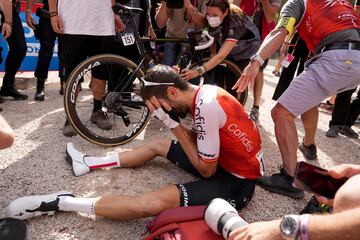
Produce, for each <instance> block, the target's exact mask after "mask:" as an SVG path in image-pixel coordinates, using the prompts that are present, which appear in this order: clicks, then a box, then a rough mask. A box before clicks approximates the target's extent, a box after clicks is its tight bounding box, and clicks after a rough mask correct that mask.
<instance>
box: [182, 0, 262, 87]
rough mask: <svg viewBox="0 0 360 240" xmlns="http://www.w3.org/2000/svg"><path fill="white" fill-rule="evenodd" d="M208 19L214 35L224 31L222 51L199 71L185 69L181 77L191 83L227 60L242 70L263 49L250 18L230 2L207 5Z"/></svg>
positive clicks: (220, 42)
mask: <svg viewBox="0 0 360 240" xmlns="http://www.w3.org/2000/svg"><path fill="white" fill-rule="evenodd" d="M206 7H207V11H206V12H207V14H206V19H207V22H208V24H209V26H210V29H211V30H212V31H213V30H215V29H217V28H219V27H222V34H221V36H220V37H219V39H218V40H219V45H220V46H221V47H220V49H219V51H218V52H217V53H216V55H214V56H213V57H212V58H210V60H209V61H207V62H206V63H204V64H203V66H201V67H199V68H197V69H194V70H192V69H185V70H184V71H183V72H182V75H181V76H182V77H183V78H184V79H185V80H186V81H188V80H190V79H192V78H195V77H198V76H199V75H202V74H204V73H205V72H206V71H209V70H210V69H212V68H214V67H216V66H217V65H218V64H220V63H221V62H222V61H223V60H224V59H225V58H228V59H230V60H232V61H234V62H235V63H236V64H237V65H238V66H239V68H240V69H242V70H243V69H244V68H245V67H246V65H247V64H248V63H249V61H250V57H251V56H252V55H254V54H255V53H256V51H257V50H258V49H259V46H260V42H261V40H260V34H259V31H258V30H257V28H256V25H255V24H254V23H253V22H252V20H251V19H250V17H248V16H246V15H245V14H244V13H243V12H242V11H241V9H240V8H239V7H237V6H235V5H234V4H230V3H229V1H228V0H211V1H208V2H207V3H206Z"/></svg>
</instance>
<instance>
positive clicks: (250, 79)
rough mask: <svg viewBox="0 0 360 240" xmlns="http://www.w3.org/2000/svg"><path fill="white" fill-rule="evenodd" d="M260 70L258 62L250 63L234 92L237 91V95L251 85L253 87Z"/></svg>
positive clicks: (233, 88)
mask: <svg viewBox="0 0 360 240" xmlns="http://www.w3.org/2000/svg"><path fill="white" fill-rule="evenodd" d="M259 68H260V65H259V63H258V62H257V61H253V62H250V63H249V65H247V66H246V68H245V69H244V72H243V73H242V74H241V76H240V78H239V80H238V81H237V82H236V83H235V85H234V86H233V87H232V90H236V92H237V93H240V92H243V91H244V90H245V89H246V88H247V87H248V85H249V84H250V86H251V87H253V85H254V81H255V78H256V76H257V74H258V73H259Z"/></svg>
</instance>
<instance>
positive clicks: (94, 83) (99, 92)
mask: <svg viewBox="0 0 360 240" xmlns="http://www.w3.org/2000/svg"><path fill="white" fill-rule="evenodd" d="M105 88H106V81H104V80H100V79H97V78H94V77H93V78H92V79H91V90H92V92H93V96H94V99H96V100H99V101H101V100H102V99H103V97H104V93H105Z"/></svg>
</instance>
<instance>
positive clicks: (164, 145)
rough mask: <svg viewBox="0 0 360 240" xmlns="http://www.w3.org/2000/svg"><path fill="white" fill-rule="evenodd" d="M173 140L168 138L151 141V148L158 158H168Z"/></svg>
mask: <svg viewBox="0 0 360 240" xmlns="http://www.w3.org/2000/svg"><path fill="white" fill-rule="evenodd" d="M170 144H171V140H170V139H168V138H159V139H155V140H153V141H151V142H150V143H149V146H150V148H151V150H152V151H153V152H154V153H155V154H156V155H158V156H162V157H166V154H167V152H168V151H169V148H170Z"/></svg>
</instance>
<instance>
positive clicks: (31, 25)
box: [26, 12, 35, 30]
mask: <svg viewBox="0 0 360 240" xmlns="http://www.w3.org/2000/svg"><path fill="white" fill-rule="evenodd" d="M26 24H27V25H28V27H29V28H31V29H33V30H35V26H34V24H35V20H34V18H33V16H32V15H31V13H29V12H26Z"/></svg>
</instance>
